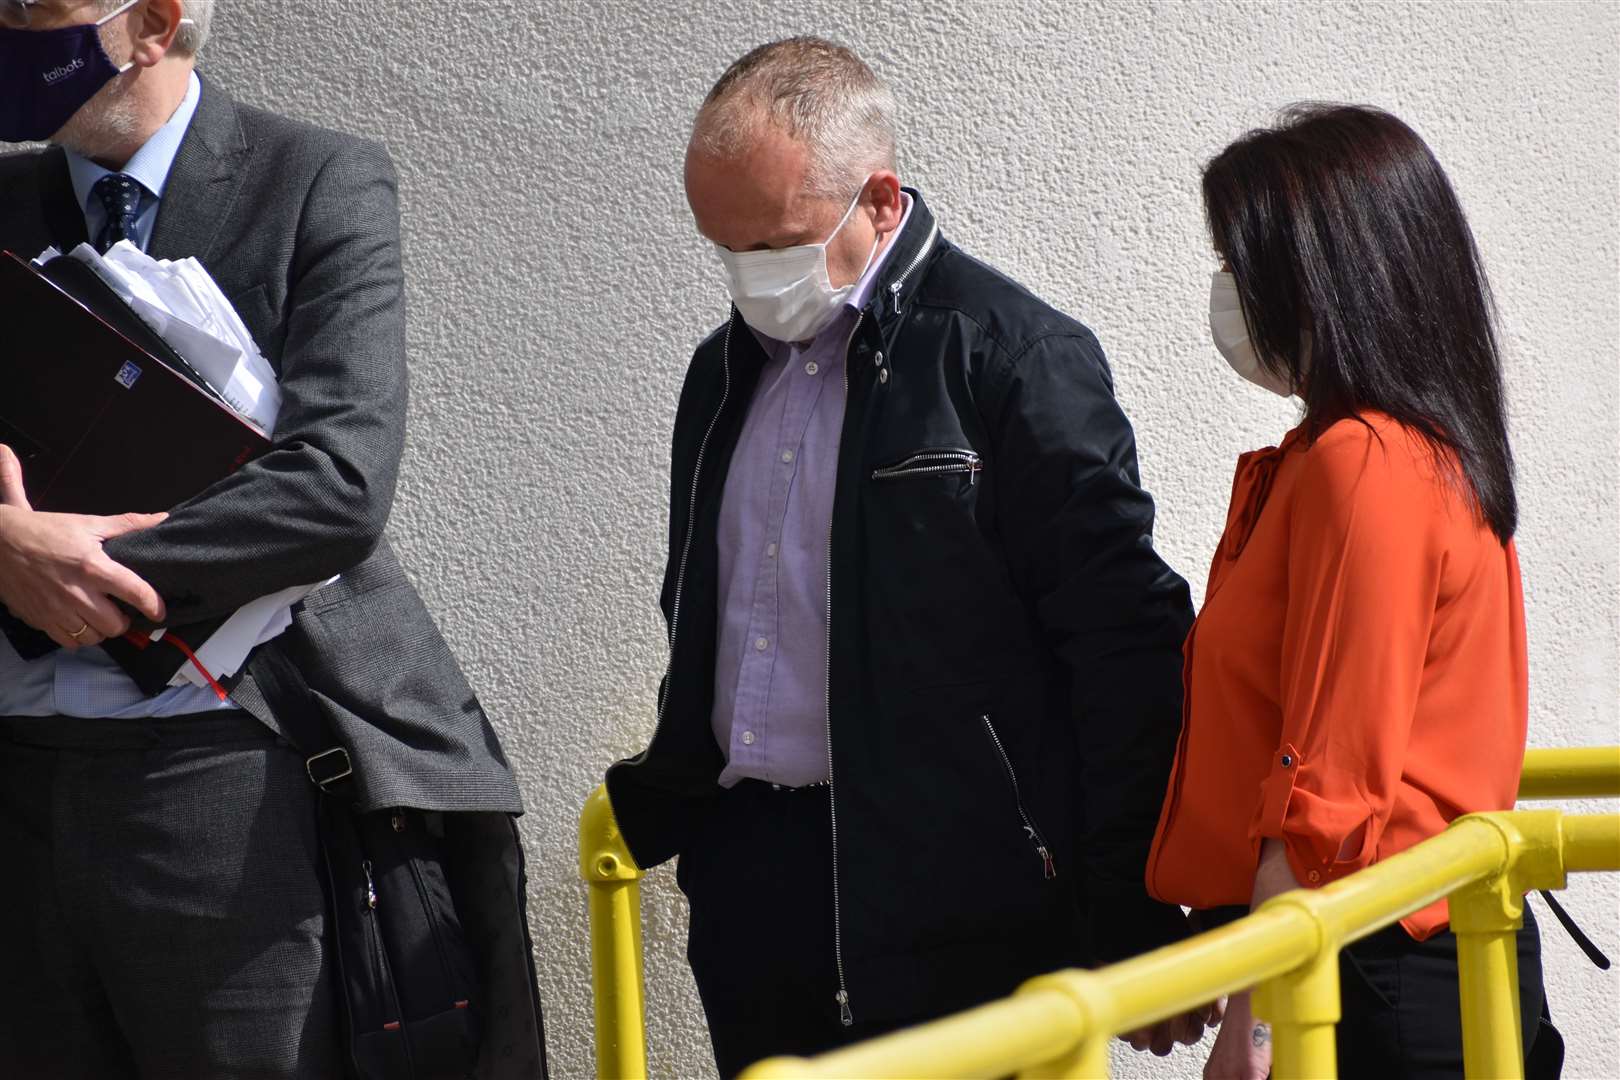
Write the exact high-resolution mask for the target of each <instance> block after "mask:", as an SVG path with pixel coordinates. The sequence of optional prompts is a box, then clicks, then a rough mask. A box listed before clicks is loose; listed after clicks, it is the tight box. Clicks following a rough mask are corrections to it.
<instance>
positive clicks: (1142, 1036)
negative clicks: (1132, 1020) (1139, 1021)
mask: <svg viewBox="0 0 1620 1080" xmlns="http://www.w3.org/2000/svg"><path fill="white" fill-rule="evenodd" d="M1120 1038H1122V1039H1124V1040H1125V1041H1126V1042H1128V1043H1130V1044H1131V1049H1132V1050H1135V1051H1136V1052H1137V1053H1141V1052H1142V1051H1144V1050H1146V1049H1147V1048H1148V1047H1150V1046H1152V1045H1153V1029H1151V1028H1138V1029H1136V1030H1135V1031H1132V1032H1129V1033H1127V1034H1125V1035H1121V1036H1120Z"/></svg>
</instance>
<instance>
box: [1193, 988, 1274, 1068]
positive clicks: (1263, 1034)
mask: <svg viewBox="0 0 1620 1080" xmlns="http://www.w3.org/2000/svg"><path fill="white" fill-rule="evenodd" d="M1270 1074H1271V1028H1270V1027H1269V1026H1267V1025H1266V1024H1263V1023H1260V1022H1259V1021H1257V1020H1255V1018H1254V1013H1253V1012H1252V1011H1251V1010H1250V1007H1249V995H1248V994H1233V995H1232V1000H1231V1001H1230V1002H1229V1003H1228V1004H1227V1007H1226V1019H1225V1020H1224V1021H1223V1022H1222V1024H1221V1030H1220V1034H1218V1035H1216V1036H1215V1046H1214V1047H1213V1048H1212V1049H1211V1050H1210V1052H1209V1060H1208V1061H1206V1062H1204V1080H1266V1077H1267V1076H1269V1075H1270Z"/></svg>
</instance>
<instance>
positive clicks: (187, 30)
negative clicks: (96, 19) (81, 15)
mask: <svg viewBox="0 0 1620 1080" xmlns="http://www.w3.org/2000/svg"><path fill="white" fill-rule="evenodd" d="M123 3H124V0H101V10H103V11H115V10H117V9H118V8H119V7H121V6H122V5H123ZM181 18H182V19H184V20H185V21H184V22H182V23H181V24H180V29H179V30H178V31H177V32H176V33H175V35H174V51H175V53H176V54H178V55H180V56H196V55H197V54H198V53H200V52H202V47H203V45H205V44H207V42H208V31H209V29H210V28H212V26H213V25H214V0H181Z"/></svg>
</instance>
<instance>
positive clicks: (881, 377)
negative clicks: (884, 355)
mask: <svg viewBox="0 0 1620 1080" xmlns="http://www.w3.org/2000/svg"><path fill="white" fill-rule="evenodd" d="M888 381H889V369H888V368H886V367H880V368H878V382H880V383H886V382H888Z"/></svg>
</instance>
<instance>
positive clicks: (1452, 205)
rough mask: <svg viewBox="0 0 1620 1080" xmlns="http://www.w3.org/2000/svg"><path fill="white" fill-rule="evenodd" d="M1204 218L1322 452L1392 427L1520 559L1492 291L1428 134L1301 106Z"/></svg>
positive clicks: (1216, 171) (1210, 201)
mask: <svg viewBox="0 0 1620 1080" xmlns="http://www.w3.org/2000/svg"><path fill="white" fill-rule="evenodd" d="M1204 211H1205V214H1206V215H1207V216H1208V219H1209V230H1210V236H1211V238H1212V239H1213V241H1214V244H1215V249H1216V251H1218V252H1219V253H1220V254H1221V255H1222V256H1223V257H1224V258H1225V259H1226V262H1227V264H1228V265H1229V266H1230V268H1231V271H1232V275H1233V277H1234V278H1236V279H1237V287H1238V296H1239V299H1240V300H1241V301H1242V304H1243V311H1244V316H1245V319H1246V321H1247V322H1248V326H1249V337H1250V340H1252V341H1253V342H1254V346H1255V351H1256V353H1258V355H1259V357H1260V361H1261V363H1262V364H1263V365H1264V366H1265V367H1266V368H1267V369H1268V370H1270V371H1271V372H1272V373H1273V374H1274V375H1278V376H1280V377H1283V378H1288V379H1291V380H1292V381H1293V385H1294V386H1296V387H1298V388H1299V391H1300V396H1301V397H1303V398H1304V400H1305V429H1306V436H1307V438H1311V439H1314V438H1316V437H1317V436H1320V435H1321V434H1322V432H1324V431H1326V430H1327V429H1328V427H1329V426H1331V425H1332V424H1334V423H1336V422H1338V421H1340V420H1344V419H1347V418H1351V417H1355V416H1356V415H1357V414H1358V413H1360V412H1361V411H1363V410H1376V411H1379V412H1382V413H1385V414H1387V415H1388V416H1389V417H1391V418H1392V419H1394V420H1396V421H1398V422H1399V423H1401V424H1404V425H1406V426H1407V427H1409V428H1411V429H1412V430H1414V431H1416V432H1417V433H1418V434H1419V435H1421V436H1422V437H1423V439H1424V440H1425V441H1426V442H1427V443H1428V444H1429V447H1430V449H1431V450H1432V451H1433V452H1434V455H1435V457H1436V459H1437V460H1438V461H1440V462H1441V463H1442V465H1445V466H1449V467H1448V468H1447V470H1446V472H1444V473H1443V474H1442V475H1451V476H1454V477H1457V479H1459V480H1461V481H1462V482H1463V483H1464V484H1465V485H1466V488H1467V491H1466V494H1467V495H1469V496H1470V501H1471V502H1472V503H1473V504H1474V505H1475V507H1476V508H1477V510H1478V512H1479V514H1480V516H1481V518H1482V519H1483V520H1484V522H1485V523H1486V524H1487V525H1489V526H1490V528H1491V531H1492V532H1494V533H1495V534H1496V535H1497V536H1498V537H1499V538H1500V539H1501V541H1502V542H1503V543H1504V544H1505V543H1507V542H1508V540H1509V539H1511V538H1512V536H1513V532H1514V529H1515V528H1516V527H1517V525H1518V517H1519V510H1518V501H1517V499H1516V497H1515V496H1514V493H1513V452H1512V449H1511V448H1510V447H1509V445H1508V436H1507V419H1506V417H1505V416H1504V408H1503V393H1502V363H1501V357H1500V354H1499V352H1498V349H1497V342H1496V334H1495V331H1494V329H1493V327H1492V325H1491V322H1492V313H1493V305H1492V301H1491V295H1490V287H1489V286H1488V285H1487V283H1486V280H1485V271H1484V268H1483V267H1482V266H1481V264H1480V258H1479V251H1478V249H1477V248H1476V247H1475V246H1474V237H1473V234H1472V233H1471V232H1470V231H1469V228H1468V221H1467V219H1466V218H1465V217H1464V216H1463V212H1462V207H1461V205H1459V204H1458V202H1457V196H1456V194H1455V193H1454V192H1453V191H1452V190H1451V184H1450V182H1449V181H1448V180H1447V179H1446V174H1445V172H1444V171H1443V170H1442V169H1441V168H1440V163H1439V162H1438V161H1436V160H1435V158H1434V155H1433V154H1432V153H1431V152H1430V151H1429V148H1428V146H1426V145H1425V144H1424V142H1423V140H1422V139H1420V138H1419V137H1418V135H1417V132H1415V131H1413V130H1412V129H1411V128H1409V127H1407V126H1406V125H1405V124H1403V123H1402V122H1401V121H1399V120H1397V119H1396V118H1395V117H1393V116H1391V115H1390V114H1388V113H1386V112H1383V111H1381V110H1379V109H1372V108H1367V107H1363V106H1352V105H1318V104H1302V105H1295V106H1292V107H1290V108H1288V109H1286V110H1285V111H1284V112H1283V114H1282V115H1281V117H1280V118H1279V119H1278V122H1277V124H1276V126H1274V127H1271V128H1263V129H1260V130H1257V131H1251V132H1249V133H1248V134H1247V135H1244V136H1243V137H1242V138H1240V139H1238V140H1237V141H1236V142H1234V143H1233V144H1232V145H1231V146H1228V147H1227V148H1226V149H1225V150H1223V151H1221V152H1220V154H1219V155H1217V156H1216V157H1215V159H1214V160H1213V161H1211V162H1210V163H1209V164H1208V165H1207V166H1205V168H1204ZM1306 341H1308V342H1309V349H1308V352H1307V350H1306V349H1305V348H1304V347H1303V343H1304V342H1306ZM1307 356H1308V361H1307V359H1306V357H1307ZM1459 468H1460V470H1461V475H1460V476H1458V475H1457V473H1458V469H1459Z"/></svg>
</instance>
